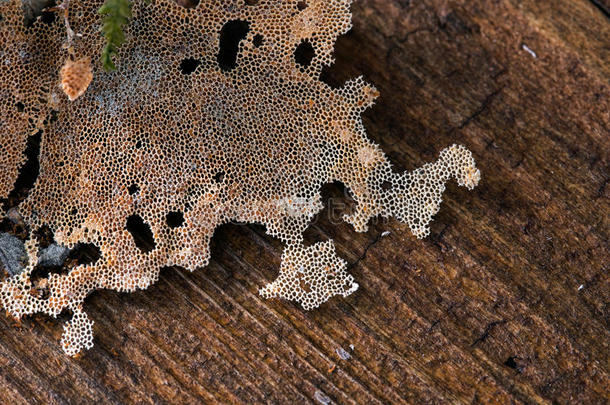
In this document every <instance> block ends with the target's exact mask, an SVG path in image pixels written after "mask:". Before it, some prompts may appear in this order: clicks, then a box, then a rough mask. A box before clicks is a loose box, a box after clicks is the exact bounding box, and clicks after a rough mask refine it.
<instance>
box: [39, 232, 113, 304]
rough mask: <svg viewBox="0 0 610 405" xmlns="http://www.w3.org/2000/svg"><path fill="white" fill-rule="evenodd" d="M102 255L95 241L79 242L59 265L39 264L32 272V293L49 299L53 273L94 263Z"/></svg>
mask: <svg viewBox="0 0 610 405" xmlns="http://www.w3.org/2000/svg"><path fill="white" fill-rule="evenodd" d="M100 257H101V250H100V248H99V247H97V246H96V245H94V244H93V243H79V244H77V245H76V246H75V247H74V248H73V249H72V250H70V252H69V253H68V256H67V257H66V259H65V260H64V262H63V264H61V265H59V266H40V265H37V266H36V267H34V270H32V273H30V281H31V282H32V288H31V289H30V294H32V295H34V296H35V297H37V298H40V299H47V298H49V296H50V293H51V292H50V290H49V288H48V283H47V279H48V278H49V276H50V275H51V274H68V273H69V272H70V270H71V269H72V268H73V267H75V266H77V265H85V264H93V263H95V262H96V261H98V260H99V258H100Z"/></svg>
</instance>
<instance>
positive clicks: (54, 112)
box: [49, 110, 59, 123]
mask: <svg viewBox="0 0 610 405" xmlns="http://www.w3.org/2000/svg"><path fill="white" fill-rule="evenodd" d="M57 114H59V111H57V110H51V117H49V122H51V123H53V122H55V121H57Z"/></svg>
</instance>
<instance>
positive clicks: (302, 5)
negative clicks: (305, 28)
mask: <svg viewBox="0 0 610 405" xmlns="http://www.w3.org/2000/svg"><path fill="white" fill-rule="evenodd" d="M306 8H307V2H306V1H304V0H301V1H299V2H298V3H297V9H298V10H299V11H303V10H305V9H306Z"/></svg>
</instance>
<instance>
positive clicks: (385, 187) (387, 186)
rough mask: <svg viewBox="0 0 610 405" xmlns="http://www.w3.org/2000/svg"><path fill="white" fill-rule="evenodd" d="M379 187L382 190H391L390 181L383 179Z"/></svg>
mask: <svg viewBox="0 0 610 405" xmlns="http://www.w3.org/2000/svg"><path fill="white" fill-rule="evenodd" d="M381 189H382V190H385V191H387V190H391V189H392V183H390V182H389V181H387V180H385V181H384V182H383V183H381Z"/></svg>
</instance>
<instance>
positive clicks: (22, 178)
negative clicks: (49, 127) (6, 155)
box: [4, 131, 42, 210]
mask: <svg viewBox="0 0 610 405" xmlns="http://www.w3.org/2000/svg"><path fill="white" fill-rule="evenodd" d="M41 137H42V131H38V132H36V133H35V134H34V135H31V136H30V137H29V138H28V141H27V146H26V148H25V156H26V161H25V163H24V165H23V166H21V168H20V169H19V175H18V176H17V180H15V185H14V187H13V190H12V191H11V192H10V193H9V195H8V199H7V200H6V201H5V202H4V209H5V210H8V209H9V208H11V207H15V206H17V205H18V204H19V203H20V202H21V201H23V200H24V199H25V197H26V196H27V193H28V191H29V190H30V189H31V188H32V187H33V186H34V183H35V182H36V179H37V178H38V171H39V170H40V164H39V163H38V155H39V153H40V139H41Z"/></svg>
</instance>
